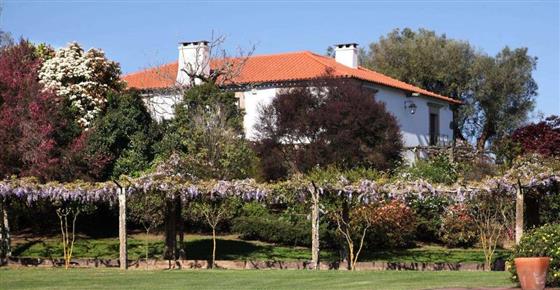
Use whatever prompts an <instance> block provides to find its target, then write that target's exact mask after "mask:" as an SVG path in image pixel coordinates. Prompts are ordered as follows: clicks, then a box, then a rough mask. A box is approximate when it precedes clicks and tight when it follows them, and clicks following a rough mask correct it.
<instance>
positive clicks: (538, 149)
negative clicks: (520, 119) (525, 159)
mask: <svg viewBox="0 0 560 290" xmlns="http://www.w3.org/2000/svg"><path fill="white" fill-rule="evenodd" d="M511 140H512V141H513V142H515V143H516V144H519V145H520V147H521V151H522V153H525V154H528V153H538V154H541V155H543V156H560V117H558V116H554V115H553V116H550V117H548V118H546V119H545V120H543V121H541V122H539V123H536V124H535V123H533V124H529V125H526V126H523V127H521V128H518V129H516V130H515V131H513V133H512V134H511Z"/></svg>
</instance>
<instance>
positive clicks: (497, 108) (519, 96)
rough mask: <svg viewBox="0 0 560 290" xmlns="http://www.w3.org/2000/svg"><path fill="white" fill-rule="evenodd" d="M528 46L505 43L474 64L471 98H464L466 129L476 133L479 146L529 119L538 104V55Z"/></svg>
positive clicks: (474, 134) (464, 127)
mask: <svg viewBox="0 0 560 290" xmlns="http://www.w3.org/2000/svg"><path fill="white" fill-rule="evenodd" d="M527 52H528V49H527V48H517V49H510V48H509V47H505V48H504V49H502V51H500V52H499V53H498V54H497V55H496V56H495V57H491V56H486V55H481V56H479V57H478V58H477V60H476V62H475V64H474V65H473V68H472V72H473V76H474V78H473V82H472V90H473V91H474V94H473V96H472V98H469V99H465V105H466V106H465V109H464V110H462V112H463V114H464V118H465V122H464V123H463V131H465V132H467V134H469V135H470V136H476V145H477V148H478V149H482V148H484V146H485V144H486V142H487V141H491V140H493V139H495V138H500V137H503V136H504V135H506V134H509V133H511V132H512V131H513V130H515V129H516V128H518V127H519V126H520V125H521V124H522V123H523V122H524V121H526V120H527V117H528V114H529V112H531V111H532V110H533V108H534V105H535V96H536V95H537V83H536V82H535V80H534V79H533V76H532V72H533V70H534V69H535V68H536V64H537V59H536V58H535V57H532V56H530V55H528V53H527Z"/></svg>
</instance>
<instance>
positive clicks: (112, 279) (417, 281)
mask: <svg viewBox="0 0 560 290" xmlns="http://www.w3.org/2000/svg"><path fill="white" fill-rule="evenodd" d="M512 286H514V285H513V284H512V283H511V282H510V280H509V274H508V273H507V272H401V271H379V272H371V271H362V272H345V271H320V272H315V271H303V270H268V271H266V270H241V271H234V270H229V271H226V270H189V271H141V270H138V271H134V270H130V271H126V272H124V271H119V270H117V269H70V270H63V269H28V268H23V269H13V268H12V269H6V268H4V269H0V289H11V290H15V289H59V290H64V289H96V290H97V289H134V290H141V289H322V290H324V289H393V290H398V289H433V288H444V287H468V288H472V287H512Z"/></svg>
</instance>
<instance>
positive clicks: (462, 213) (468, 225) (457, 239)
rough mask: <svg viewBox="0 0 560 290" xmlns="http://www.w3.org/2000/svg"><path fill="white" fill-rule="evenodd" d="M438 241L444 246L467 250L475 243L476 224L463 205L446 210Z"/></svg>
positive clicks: (476, 237)
mask: <svg viewBox="0 0 560 290" xmlns="http://www.w3.org/2000/svg"><path fill="white" fill-rule="evenodd" d="M440 239H441V241H442V242H443V243H444V244H445V246H447V247H453V248H454V247H464V248H468V247H471V246H473V245H474V244H475V243H476V242H477V240H478V235H477V231H476V224H475V223H474V220H473V218H472V217H471V216H470V214H469V211H468V209H467V208H466V207H465V206H464V205H460V204H457V205H452V206H449V207H448V208H447V211H446V213H445V214H444V216H443V219H442V224H441V230H440Z"/></svg>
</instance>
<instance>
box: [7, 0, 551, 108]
mask: <svg viewBox="0 0 560 290" xmlns="http://www.w3.org/2000/svg"><path fill="white" fill-rule="evenodd" d="M0 5H1V6H2V8H3V9H2V14H1V16H0V17H1V18H0V27H2V29H3V30H6V31H9V32H11V33H12V35H13V36H16V37H19V36H24V37H26V38H29V39H30V40H32V41H34V42H46V43H50V44H51V45H53V46H55V47H60V46H63V45H65V44H66V43H67V42H70V41H78V42H80V43H81V44H83V45H84V46H85V47H86V48H89V47H98V48H102V49H103V50H105V52H106V53H107V55H108V56H109V57H110V58H111V59H113V60H116V61H118V62H120V64H121V67H122V69H123V72H125V73H127V72H132V71H135V70H138V69H141V68H146V67H149V66H153V65H157V64H162V63H166V62H171V61H174V60H175V59H176V58H177V43H178V42H179V41H186V40H200V39H208V38H209V37H210V35H211V33H212V31H214V32H215V33H217V34H224V35H226V36H227V37H228V39H227V43H226V48H227V49H229V50H231V51H234V50H235V49H236V48H237V47H245V48H247V47H250V46H251V45H252V44H255V45H256V51H255V54H262V53H276V52H286V51H298V50H311V51H315V52H318V53H324V52H325V49H326V47H328V46H329V45H331V44H334V43H340V42H357V43H359V44H360V45H362V46H366V45H367V44H369V43H371V42H372V41H375V40H377V39H378V38H379V37H380V36H381V35H384V34H386V33H388V32H389V31H391V30H392V29H393V28H403V27H411V28H413V29H416V28H428V29H432V30H435V31H437V32H438V33H446V34H447V35H448V37H451V38H457V39H463V40H468V41H469V42H470V43H472V44H473V45H475V46H476V47H478V48H479V49H481V50H483V51H485V52H487V53H489V54H495V53H497V52H498V51H499V50H500V49H501V48H502V47H504V46H505V45H509V46H510V47H522V46H524V47H528V48H529V53H530V54H531V55H534V56H537V57H538V58H539V60H538V65H537V70H536V71H535V72H534V77H535V79H536V80H537V83H538V85H539V96H538V97H537V108H536V111H540V112H542V113H544V114H545V115H549V114H560V20H559V17H560V16H559V15H560V5H559V1H557V0H553V1H517V0H512V1H472V2H469V1H451V0H450V1H440V0H435V1H411V0H406V1H398V0H397V1H385V0H382V1H376V0H355V1H352V0H351V1H342V0H338V1H334V0H331V1H329V0H327V1H314V0H307V1H305V0H304V1H295V0H275V1H252V0H244V1H226V0H220V1H216V0H215V1H173V0H168V1H153V0H146V1H132V0H106V1H103V0H55V1H40V0H35V1H34V0H21V1H16V0H0Z"/></svg>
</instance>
